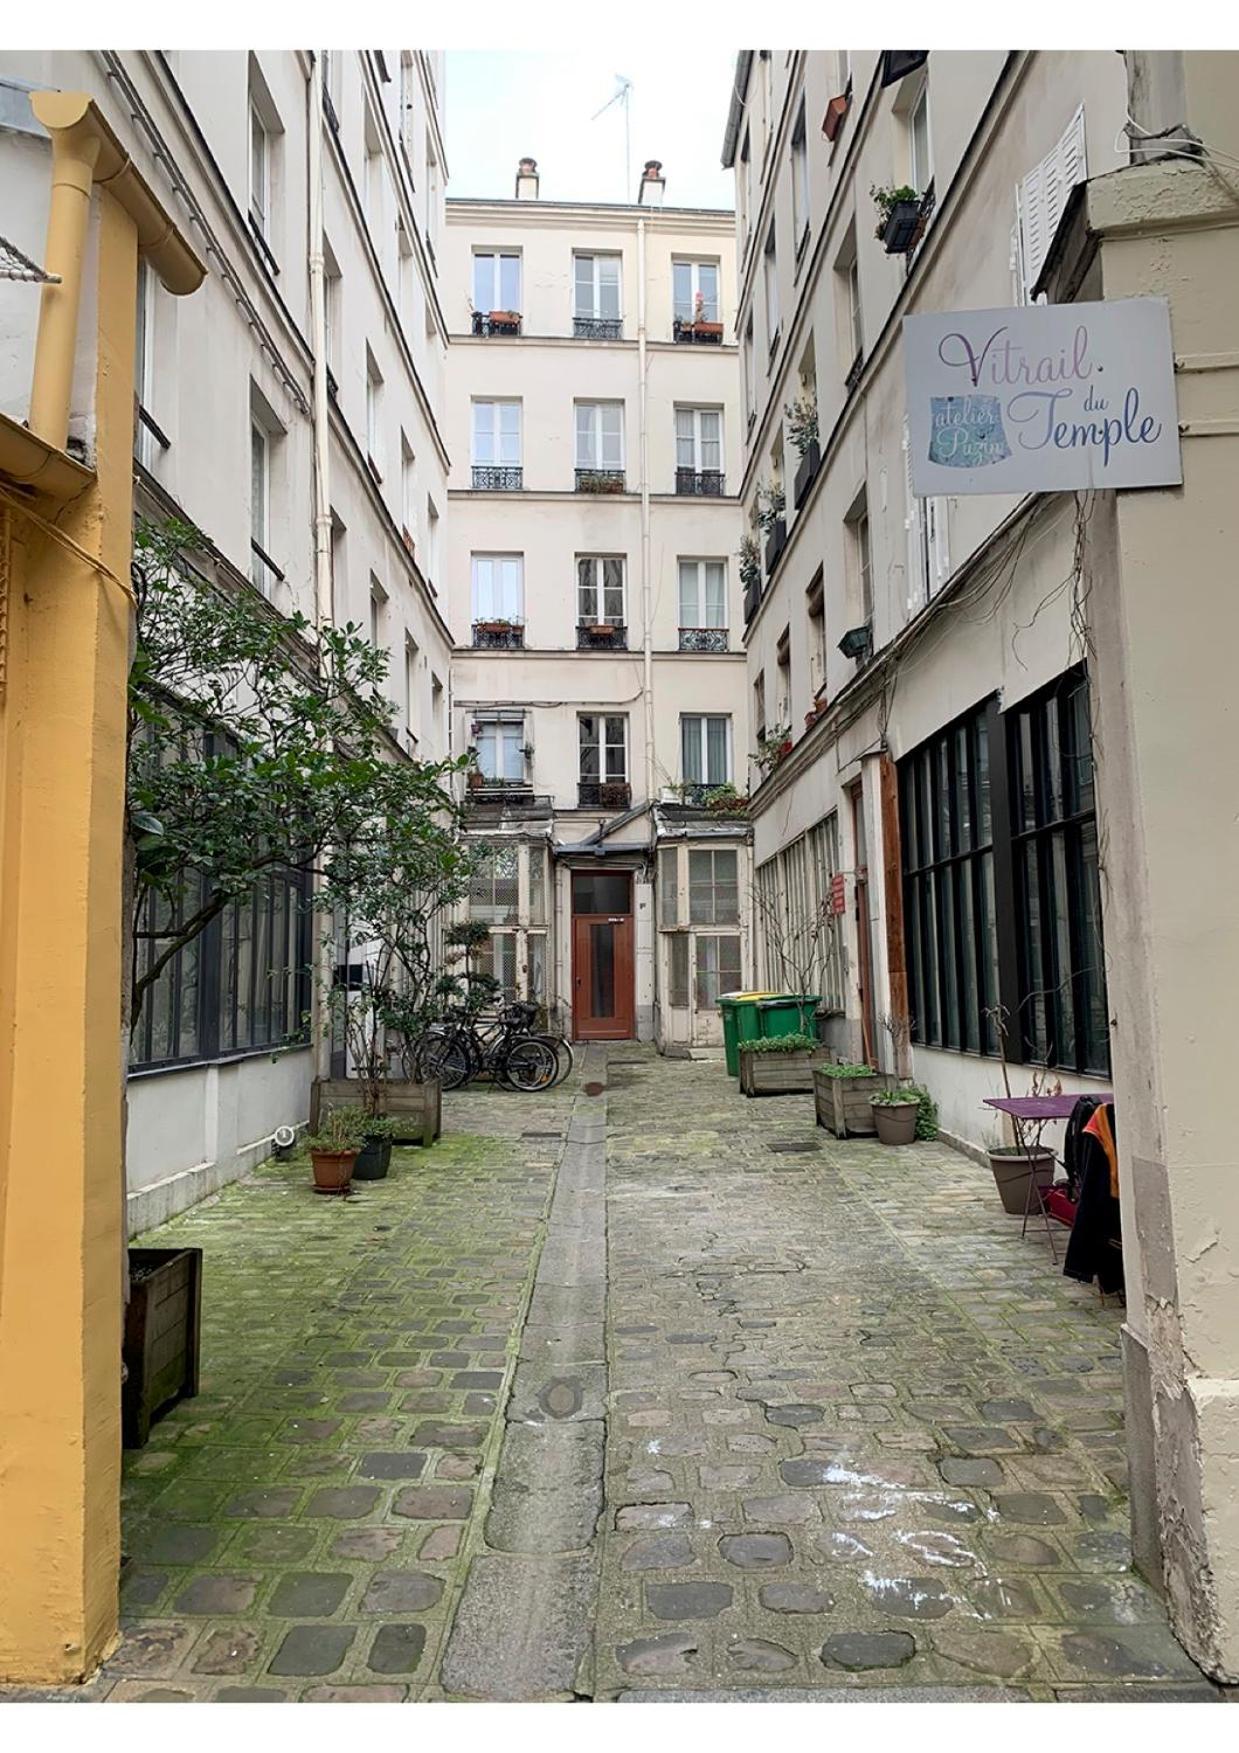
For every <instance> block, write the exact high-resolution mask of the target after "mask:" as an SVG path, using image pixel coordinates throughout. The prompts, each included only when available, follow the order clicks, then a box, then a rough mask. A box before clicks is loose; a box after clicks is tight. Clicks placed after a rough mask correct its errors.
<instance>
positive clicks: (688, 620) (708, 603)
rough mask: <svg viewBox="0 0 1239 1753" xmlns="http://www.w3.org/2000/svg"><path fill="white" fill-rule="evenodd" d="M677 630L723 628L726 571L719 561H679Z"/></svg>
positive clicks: (725, 603) (725, 613) (724, 625)
mask: <svg viewBox="0 0 1239 1753" xmlns="http://www.w3.org/2000/svg"><path fill="white" fill-rule="evenodd" d="M680 625H681V627H726V625H727V571H726V566H725V564H724V562H723V561H722V560H681V561H680Z"/></svg>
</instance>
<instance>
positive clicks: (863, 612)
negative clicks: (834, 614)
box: [847, 494, 873, 623]
mask: <svg viewBox="0 0 1239 1753" xmlns="http://www.w3.org/2000/svg"><path fill="white" fill-rule="evenodd" d="M847 525H848V530H849V533H850V535H851V545H852V576H853V578H854V580H855V583H856V592H857V596H858V598H859V602H858V607H859V610H860V618H861V620H862V621H868V622H870V623H871V622H872V621H873V553H872V546H871V542H870V533H869V505H868V500H867V498H866V497H865V495H863V494H862V495H861V498H860V501H859V503H858V505H857V507H856V509H855V510H854V511H853V513H852V515H851V516H850V517H849V518H848V520H847Z"/></svg>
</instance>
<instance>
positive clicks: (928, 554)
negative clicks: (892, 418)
mask: <svg viewBox="0 0 1239 1753" xmlns="http://www.w3.org/2000/svg"><path fill="white" fill-rule="evenodd" d="M903 454H904V494H905V504H906V507H907V510H906V512H905V515H904V529H905V531H906V532H907V545H908V591H907V610H908V613H909V615H914V614H915V613H916V611H917V610H918V609H920V608H921V607H923V606H924V604H925V603H926V602H928V600H929V598H930V597H932V596H936V595H937V593H938V592H939V591H940V590H941V589H942V586H943V585H944V584H945V583H946V581H947V579H948V578H949V577H950V575H951V560H950V553H949V516H948V507H949V502H948V500H946V499H945V498H939V497H931V498H928V499H925V498H920V497H918V496H917V494H916V493H914V492H913V489H912V445H911V438H910V434H909V430H908V421H907V418H906V416H905V418H904V423H903Z"/></svg>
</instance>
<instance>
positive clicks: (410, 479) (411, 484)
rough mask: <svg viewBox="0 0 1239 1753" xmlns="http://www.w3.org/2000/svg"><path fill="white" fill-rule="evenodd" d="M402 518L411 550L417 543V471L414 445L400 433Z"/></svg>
mask: <svg viewBox="0 0 1239 1753" xmlns="http://www.w3.org/2000/svg"><path fill="white" fill-rule="evenodd" d="M400 519H401V527H402V529H403V532H404V538H405V543H406V545H407V546H408V548H409V550H410V552H412V550H413V548H414V547H415V546H416V543H417V472H416V469H415V467H414V458H413V446H412V445H411V444H410V443H409V440H408V436H407V434H406V433H405V432H404V431H403V430H402V431H401V434H400Z"/></svg>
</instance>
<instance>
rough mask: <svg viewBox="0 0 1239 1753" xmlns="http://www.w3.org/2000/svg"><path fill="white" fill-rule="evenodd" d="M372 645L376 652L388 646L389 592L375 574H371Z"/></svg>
mask: <svg viewBox="0 0 1239 1753" xmlns="http://www.w3.org/2000/svg"><path fill="white" fill-rule="evenodd" d="M370 643H371V645H373V646H374V648H375V650H376V651H377V650H381V649H382V648H383V647H384V646H385V645H386V644H387V592H386V591H385V590H384V589H383V586H382V585H381V584H380V583H379V581H378V579H377V578H376V577H375V576H374V574H373V572H372V573H371V574H370Z"/></svg>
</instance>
